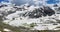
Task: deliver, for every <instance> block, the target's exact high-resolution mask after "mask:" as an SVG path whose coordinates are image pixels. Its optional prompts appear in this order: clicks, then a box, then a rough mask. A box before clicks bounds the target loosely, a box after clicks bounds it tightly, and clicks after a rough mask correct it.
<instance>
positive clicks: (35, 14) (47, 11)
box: [27, 7, 55, 18]
mask: <svg viewBox="0 0 60 32" xmlns="http://www.w3.org/2000/svg"><path fill="white" fill-rule="evenodd" d="M53 14H55V12H54V10H52V9H51V8H50V7H44V9H43V8H39V9H35V10H34V11H32V12H27V16H29V17H30V18H39V17H42V16H46V15H48V16H51V15H53Z"/></svg>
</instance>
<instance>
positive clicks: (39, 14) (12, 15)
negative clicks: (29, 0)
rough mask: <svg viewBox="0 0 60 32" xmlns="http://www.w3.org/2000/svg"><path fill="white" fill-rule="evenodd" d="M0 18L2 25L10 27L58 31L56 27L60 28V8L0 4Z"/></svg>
mask: <svg viewBox="0 0 60 32" xmlns="http://www.w3.org/2000/svg"><path fill="white" fill-rule="evenodd" d="M0 17H2V18H1V19H3V23H5V24H9V25H11V26H16V27H19V26H24V27H27V28H30V29H31V30H35V29H36V30H58V28H57V27H60V6H59V5H52V6H34V5H31V6H30V5H29V4H24V5H21V6H15V5H13V4H10V5H7V4H0ZM59 30H60V29H59Z"/></svg>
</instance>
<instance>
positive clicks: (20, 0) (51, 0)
mask: <svg viewBox="0 0 60 32" xmlns="http://www.w3.org/2000/svg"><path fill="white" fill-rule="evenodd" d="M1 1H5V2H9V1H8V0H0V2H1ZM28 1H29V0H28ZM28 1H27V0H13V1H12V3H13V2H14V3H16V4H17V5H18V4H19V3H20V4H21V3H22V4H23V3H26V2H28ZM46 2H47V3H48V4H56V3H59V2H60V1H59V0H47V1H46ZM30 3H33V2H32V0H31V1H30Z"/></svg>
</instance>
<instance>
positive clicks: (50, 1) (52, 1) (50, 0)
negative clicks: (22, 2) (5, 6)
mask: <svg viewBox="0 0 60 32" xmlns="http://www.w3.org/2000/svg"><path fill="white" fill-rule="evenodd" d="M1 1H6V2H8V1H7V0H0V2H1ZM17 1H18V0H17ZM58 2H59V0H58V1H55V0H48V1H47V3H49V4H55V3H58Z"/></svg>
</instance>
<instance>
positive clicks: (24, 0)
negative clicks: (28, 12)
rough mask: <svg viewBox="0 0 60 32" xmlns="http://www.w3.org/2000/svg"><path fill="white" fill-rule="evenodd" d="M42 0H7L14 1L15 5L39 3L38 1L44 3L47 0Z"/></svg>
mask: <svg viewBox="0 0 60 32" xmlns="http://www.w3.org/2000/svg"><path fill="white" fill-rule="evenodd" d="M41 1H42V0H9V2H11V3H14V4H16V5H22V4H26V3H29V4H32V5H33V4H39V3H46V1H47V0H43V2H41Z"/></svg>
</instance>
